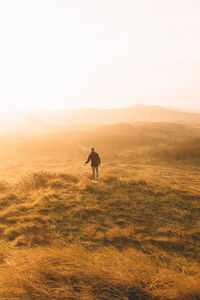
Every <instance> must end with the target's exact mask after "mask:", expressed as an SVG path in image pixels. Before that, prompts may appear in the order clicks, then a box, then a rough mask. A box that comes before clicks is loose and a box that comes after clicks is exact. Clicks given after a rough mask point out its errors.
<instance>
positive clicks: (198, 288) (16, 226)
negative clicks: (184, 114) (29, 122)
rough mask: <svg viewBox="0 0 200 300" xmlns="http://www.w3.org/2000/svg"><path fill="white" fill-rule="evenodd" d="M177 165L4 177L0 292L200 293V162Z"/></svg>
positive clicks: (181, 297) (5, 295)
mask: <svg viewBox="0 0 200 300" xmlns="http://www.w3.org/2000/svg"><path fill="white" fill-rule="evenodd" d="M177 168H178V166H177ZM177 168H175V167H174V166H164V165H142V164H140V165H139V164H135V165H128V164H126V165H124V163H122V162H119V163H118V164H117V165H115V167H113V166H110V165H109V164H107V165H105V168H104V170H106V174H103V175H102V178H101V180H100V181H99V182H92V181H91V179H90V178H91V174H88V172H86V171H84V172H82V173H81V174H80V175H79V176H78V177H77V175H75V173H76V172H75V171H74V172H72V174H66V173H65V172H64V170H63V169H62V170H61V172H50V171H49V170H48V171H40V172H33V173H32V174H31V173H30V174H29V175H27V176H23V177H22V178H21V179H20V180H18V181H17V182H15V183H12V182H11V183H10V184H7V183H6V182H2V187H4V188H2V190H1V194H0V207H1V212H0V233H1V244H0V299H18V300H19V299H24V300H28V299H59V300H62V299H63V300H64V299H88V300H89V299H95V300H96V299H97V300H98V299H105V300H107V299H127V300H128V299H136V300H137V299H175V300H176V299H177V300H186V299H200V279H199V278H200V259H199V248H200V230H199V225H200V221H199V212H200V188H199V187H198V182H199V181H198V180H199V177H198V172H199V170H198V169H195V168H192V166H188V167H187V166H184V165H181V166H179V168H178V169H177ZM43 169H44V168H43ZM108 170H110V171H108ZM191 170H192V172H191ZM195 170H196V171H195ZM189 171H190V176H191V178H187V174H188V173H189ZM184 172H185V173H184ZM160 174H162V176H164V177H162V176H160ZM184 174H185V175H184Z"/></svg>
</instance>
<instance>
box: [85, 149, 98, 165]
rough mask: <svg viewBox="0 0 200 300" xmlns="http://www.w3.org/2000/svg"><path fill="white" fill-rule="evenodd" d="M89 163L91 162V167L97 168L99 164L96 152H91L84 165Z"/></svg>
mask: <svg viewBox="0 0 200 300" xmlns="http://www.w3.org/2000/svg"><path fill="white" fill-rule="evenodd" d="M89 161H91V167H98V166H99V165H100V163H101V160H100V157H99V155H98V153H96V152H91V153H90V155H89V156H88V159H87V161H86V162H85V163H86V164H87V163H89Z"/></svg>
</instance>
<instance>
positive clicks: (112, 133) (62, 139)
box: [0, 123, 200, 161]
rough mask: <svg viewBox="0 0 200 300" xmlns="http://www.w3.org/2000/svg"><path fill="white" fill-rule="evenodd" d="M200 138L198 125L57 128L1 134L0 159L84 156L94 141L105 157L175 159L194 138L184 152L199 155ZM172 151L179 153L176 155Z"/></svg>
mask: <svg viewBox="0 0 200 300" xmlns="http://www.w3.org/2000/svg"><path fill="white" fill-rule="evenodd" d="M199 138H200V133H199V127H198V126H197V125H196V126H191V125H190V126H189V125H183V124H173V123H172V124H170V123H134V124H127V123H121V124H115V125H107V126H101V127H98V128H93V129H90V130H86V131H66V132H57V133H54V134H45V135H38V136H35V137H33V136H30V137H29V136H24V137H0V142H1V148H0V161H1V159H2V160H3V161H6V160H9V161H10V159H11V160H12V158H14V161H16V160H17V159H19V160H20V159H21V160H24V159H32V158H35V157H43V159H46V158H47V157H48V158H50V159H51V158H53V159H54V160H57V158H62V159H68V160H77V158H78V160H84V159H85V157H86V156H87V155H88V151H89V149H90V147H91V146H93V145H94V146H95V148H96V149H97V151H98V152H100V153H101V156H102V157H103V159H104V160H112V161H113V160H122V161H127V160H128V161H134V160H135V161H137V160H138V159H139V160H149V159H151V160H152V159H153V160H155V159H160V160H163V159H164V160H165V159H168V158H170V159H175V160H176V159H184V158H185V156H184V155H181V151H182V150H181V148H183V152H185V146H187V144H190V141H191V140H194V142H193V145H194V144H195V145H196V146H195V147H196V148H195V147H193V150H194V151H191V153H190V151H189V148H188V152H187V153H188V155H187V158H188V159H190V158H192V157H193V156H194V154H195V153H196V155H195V157H196V158H197V157H198V151H199V149H198V147H199V146H197V145H199ZM188 141H189V143H188ZM176 147H177V149H176ZM190 149H191V147H190ZM191 150H192V149H191ZM195 151H196V152H195ZM175 152H177V153H180V155H179V154H177V155H175ZM194 152H195V153H194ZM173 153H174V155H173ZM190 154H191V155H190Z"/></svg>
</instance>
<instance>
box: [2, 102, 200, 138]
mask: <svg viewBox="0 0 200 300" xmlns="http://www.w3.org/2000/svg"><path fill="white" fill-rule="evenodd" d="M135 122H169V123H200V113H189V112H182V111H178V110H173V109H168V108H164V107H161V106H145V105H135V106H132V107H126V108H116V109H93V108H82V109H72V110H57V111H49V110H42V111H18V112H17V111H16V112H14V111H12V112H6V113H5V112H0V128H1V129H0V131H1V132H2V131H4V132H6V133H7V132H12V133H13V130H15V133H20V134H23V133H24V134H33V133H36V134H37V133H47V132H49V131H50V132H53V131H54V132H57V131H60V130H63V129H75V130H77V129H79V128H80V129H84V128H85V129H86V130H88V126H96V125H108V124H115V123H135Z"/></svg>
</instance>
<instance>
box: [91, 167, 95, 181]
mask: <svg viewBox="0 0 200 300" xmlns="http://www.w3.org/2000/svg"><path fill="white" fill-rule="evenodd" d="M92 175H93V179H94V180H95V167H92Z"/></svg>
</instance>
